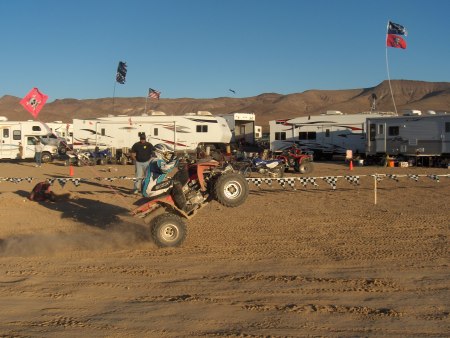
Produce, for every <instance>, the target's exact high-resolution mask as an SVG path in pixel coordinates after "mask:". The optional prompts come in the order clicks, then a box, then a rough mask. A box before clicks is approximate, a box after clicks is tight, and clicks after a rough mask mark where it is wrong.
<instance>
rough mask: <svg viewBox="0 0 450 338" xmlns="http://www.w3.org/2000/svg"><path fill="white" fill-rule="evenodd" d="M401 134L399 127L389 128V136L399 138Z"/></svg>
mask: <svg viewBox="0 0 450 338" xmlns="http://www.w3.org/2000/svg"><path fill="white" fill-rule="evenodd" d="M399 133H400V128H399V127H398V126H390V127H389V128H388V135H389V136H397V135H398V134H399Z"/></svg>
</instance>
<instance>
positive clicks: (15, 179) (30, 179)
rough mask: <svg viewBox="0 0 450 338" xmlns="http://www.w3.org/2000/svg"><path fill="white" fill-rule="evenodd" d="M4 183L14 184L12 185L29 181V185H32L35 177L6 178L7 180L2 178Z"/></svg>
mask: <svg viewBox="0 0 450 338" xmlns="http://www.w3.org/2000/svg"><path fill="white" fill-rule="evenodd" d="M1 180H2V181H6V182H12V183H16V184H17V183H20V182H22V181H27V182H28V183H31V182H32V181H33V177H23V178H22V177H6V178H2V179H1Z"/></svg>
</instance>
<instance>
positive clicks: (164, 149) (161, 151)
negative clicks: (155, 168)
mask: <svg viewBox="0 0 450 338" xmlns="http://www.w3.org/2000/svg"><path fill="white" fill-rule="evenodd" d="M173 154H174V150H173V149H172V148H171V147H169V146H168V145H167V144H163V143H158V144H157V145H155V155H156V157H157V158H159V159H161V160H165V161H170V160H171V159H172V157H173Z"/></svg>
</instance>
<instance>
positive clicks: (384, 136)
mask: <svg viewBox="0 0 450 338" xmlns="http://www.w3.org/2000/svg"><path fill="white" fill-rule="evenodd" d="M367 125H368V137H367V147H366V153H367V155H368V156H378V157H380V156H383V155H386V154H387V155H389V156H401V157H406V158H409V157H414V158H417V157H443V158H449V157H450V114H448V115H447V114H442V115H439V114H436V115H435V114H433V115H416V116H414V115H409V116H399V117H393V118H389V119H386V118H369V119H367Z"/></svg>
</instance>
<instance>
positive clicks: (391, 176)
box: [386, 174, 398, 182]
mask: <svg viewBox="0 0 450 338" xmlns="http://www.w3.org/2000/svg"><path fill="white" fill-rule="evenodd" d="M386 176H387V177H388V178H390V179H391V180H394V181H395V182H398V177H397V175H394V174H386Z"/></svg>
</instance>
